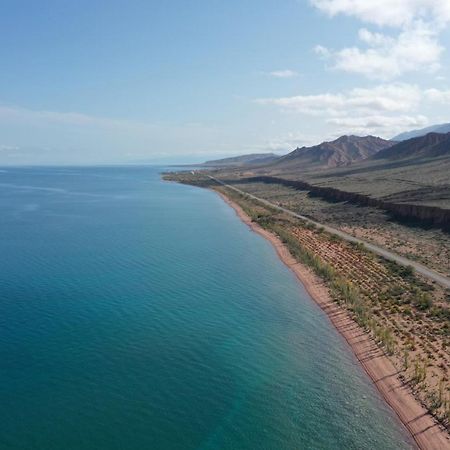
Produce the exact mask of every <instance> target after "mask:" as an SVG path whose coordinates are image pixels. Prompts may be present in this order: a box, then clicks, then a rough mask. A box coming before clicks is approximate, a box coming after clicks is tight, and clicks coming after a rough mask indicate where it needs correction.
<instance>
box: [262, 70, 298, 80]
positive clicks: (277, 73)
mask: <svg viewBox="0 0 450 450" xmlns="http://www.w3.org/2000/svg"><path fill="white" fill-rule="evenodd" d="M268 75H269V76H271V77H273V78H294V77H297V76H298V72H295V71H294V70H289V69H286V70H274V71H273V72H269V73H268Z"/></svg>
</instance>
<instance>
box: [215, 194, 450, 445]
mask: <svg viewBox="0 0 450 450" xmlns="http://www.w3.org/2000/svg"><path fill="white" fill-rule="evenodd" d="M219 195H220V196H221V197H222V198H223V200H224V201H225V202H226V203H227V204H228V205H230V206H231V207H232V208H233V209H234V210H235V211H236V213H237V215H238V216H239V218H240V219H241V220H242V221H243V222H244V223H246V224H247V225H248V226H249V227H250V228H251V229H252V230H253V231H255V232H256V233H258V234H260V235H261V236H263V237H264V238H266V239H267V240H268V241H269V242H271V244H272V245H273V246H274V248H275V250H276V252H277V254H278V256H279V257H280V259H281V260H282V261H283V262H284V263H285V264H286V265H287V266H288V267H289V268H290V269H291V270H292V271H293V272H294V274H295V275H296V277H297V278H298V279H299V281H300V282H301V283H302V284H303V286H304V287H305V289H306V290H307V291H308V293H309V294H310V296H311V297H312V298H313V300H314V301H315V302H316V303H317V304H318V305H319V306H320V307H321V308H322V310H323V311H324V312H325V313H326V314H327V315H328V317H329V319H330V320H331V322H332V323H333V325H334V326H335V327H336V329H337V330H338V331H339V332H340V334H341V335H342V336H343V337H344V338H345V340H346V341H347V342H348V344H349V345H350V347H351V349H352V350H353V352H354V354H355V356H356V358H357V359H358V361H359V362H360V363H361V365H362V367H363V368H364V370H365V371H366V372H367V374H368V375H369V377H370V378H371V379H372V381H373V382H374V384H375V386H376V387H377V389H378V390H379V392H380V393H381V395H382V396H383V398H384V399H385V401H386V402H387V403H388V404H389V405H390V406H391V408H392V409H393V410H394V411H395V413H396V414H397V416H398V417H399V419H400V420H401V422H402V423H403V424H404V426H405V427H406V429H407V430H408V431H409V432H410V434H411V436H412V437H413V439H414V441H415V442H416V444H417V446H418V447H419V448H420V449H426V450H431V449H433V450H438V449H439V450H443V449H450V437H449V435H448V433H447V432H446V430H444V429H442V427H441V426H440V425H439V424H438V423H437V421H436V420H435V419H434V418H433V417H432V416H431V414H429V413H428V411H427V410H426V409H425V408H424V407H423V406H422V405H421V404H420V403H419V402H418V401H417V400H416V399H415V397H414V395H413V394H412V392H411V390H410V388H409V387H408V386H407V385H405V384H404V383H403V382H402V380H401V379H400V375H401V374H400V372H399V371H398V370H397V369H396V368H395V367H394V365H393V363H392V362H391V360H390V359H389V358H388V357H387V356H386V355H385V354H384V352H383V351H382V350H381V349H380V348H379V347H378V346H377V344H376V343H375V342H374V341H373V339H372V338H371V337H370V335H369V334H368V333H366V332H365V331H364V330H363V329H362V328H361V327H360V326H359V325H358V324H357V323H356V322H355V321H354V320H353V319H352V318H351V317H350V315H349V314H348V312H347V311H345V310H343V309H342V308H340V307H339V306H338V305H337V304H336V303H335V302H333V300H332V298H331V296H330V294H329V291H328V288H327V287H326V286H325V284H324V283H323V282H322V280H321V279H320V278H319V277H317V276H316V275H315V274H314V273H313V272H312V271H311V270H310V269H309V268H308V267H306V266H304V265H302V264H300V263H298V262H297V261H296V260H295V259H294V258H293V256H292V255H291V254H290V252H289V250H288V249H287V248H286V247H285V246H284V244H283V243H282V242H281V241H280V240H279V239H278V237H277V236H275V235H274V234H272V233H270V232H269V231H267V230H265V229H263V228H262V227H260V226H259V225H258V224H256V223H254V222H252V221H251V219H250V217H249V216H248V215H247V214H246V213H245V212H244V211H243V209H242V208H241V207H240V206H239V205H238V204H236V203H235V202H233V201H232V200H230V199H229V198H228V197H226V196H225V195H223V194H222V193H220V192H219Z"/></svg>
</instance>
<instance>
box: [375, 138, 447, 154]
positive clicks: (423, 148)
mask: <svg viewBox="0 0 450 450" xmlns="http://www.w3.org/2000/svg"><path fill="white" fill-rule="evenodd" d="M445 155H448V156H450V132H449V133H446V134H442V133H428V134H426V135H425V136H419V137H415V138H411V139H408V140H405V141H402V142H399V143H398V144H396V145H394V146H392V147H389V148H386V149H384V150H382V151H380V152H378V153H377V154H376V155H374V157H373V159H390V160H399V159H411V158H434V157H439V156H445Z"/></svg>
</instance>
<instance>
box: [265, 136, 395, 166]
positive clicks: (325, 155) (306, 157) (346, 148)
mask: <svg viewBox="0 0 450 450" xmlns="http://www.w3.org/2000/svg"><path fill="white" fill-rule="evenodd" d="M394 144H395V142H392V141H387V140H384V139H381V138H379V137H375V136H364V137H360V136H341V137H340V138H338V139H336V140H335V141H331V142H322V144H319V145H315V146H313V147H301V148H296V149H295V150H294V151H292V152H291V153H289V154H288V155H286V156H282V157H281V158H278V159H277V160H276V161H275V162H274V163H273V164H271V165H270V167H271V168H276V169H284V168H286V169H288V168H289V169H301V168H305V169H309V168H311V167H323V168H325V167H339V166H348V165H349V164H351V163H353V162H356V161H361V160H363V159H367V158H370V157H371V156H373V155H375V154H376V153H378V152H380V151H381V150H383V149H386V148H388V147H391V146H393V145H394Z"/></svg>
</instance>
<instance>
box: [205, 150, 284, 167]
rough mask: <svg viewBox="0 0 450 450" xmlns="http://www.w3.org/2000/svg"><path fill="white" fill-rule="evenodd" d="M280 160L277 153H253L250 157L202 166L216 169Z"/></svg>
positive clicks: (234, 158)
mask: <svg viewBox="0 0 450 450" xmlns="http://www.w3.org/2000/svg"><path fill="white" fill-rule="evenodd" d="M278 158H279V155H275V153H252V154H249V155H241V156H232V157H230V158H223V159H216V160H212V161H206V162H204V163H203V164H202V165H203V166H214V167H222V166H223V167H230V166H243V165H261V164H268V163H271V162H273V161H275V160H276V159H278Z"/></svg>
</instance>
